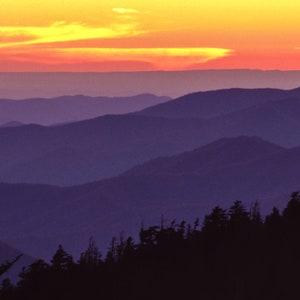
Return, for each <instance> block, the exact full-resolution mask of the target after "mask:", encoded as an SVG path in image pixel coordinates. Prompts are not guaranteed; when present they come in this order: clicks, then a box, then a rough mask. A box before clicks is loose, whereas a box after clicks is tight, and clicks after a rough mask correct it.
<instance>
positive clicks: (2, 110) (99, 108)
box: [0, 94, 170, 125]
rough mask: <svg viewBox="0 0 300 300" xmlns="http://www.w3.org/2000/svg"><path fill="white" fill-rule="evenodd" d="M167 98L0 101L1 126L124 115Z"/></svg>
mask: <svg viewBox="0 0 300 300" xmlns="http://www.w3.org/2000/svg"><path fill="white" fill-rule="evenodd" d="M169 100H170V98H169V97H158V96H155V95H152V94H141V95H137V96H132V97H88V96H84V95H76V96H61V97H56V98H33V99H23V100H9V99H0V124H4V123H9V122H12V121H14V122H21V123H25V124H28V123H35V124H40V125H53V124H57V123H69V122H75V121H80V120H85V119H92V118H95V117H99V116H103V115H107V114H125V113H130V112H134V111H138V110H141V109H143V108H146V107H149V106H152V105H156V104H160V103H163V102H166V101H169Z"/></svg>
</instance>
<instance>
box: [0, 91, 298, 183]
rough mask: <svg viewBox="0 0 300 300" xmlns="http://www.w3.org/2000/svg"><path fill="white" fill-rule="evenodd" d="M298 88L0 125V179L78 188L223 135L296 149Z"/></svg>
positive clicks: (196, 97) (216, 94)
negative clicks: (58, 121)
mask: <svg viewBox="0 0 300 300" xmlns="http://www.w3.org/2000/svg"><path fill="white" fill-rule="evenodd" d="M299 116H300V89H294V90H289V91H284V90H276V89H257V90H244V89H229V90H221V91H212V92H200V93H195V94H192V95H187V96H185V97H182V98H179V99H176V100H171V101H168V102H166V103H163V104H160V105H157V106H154V107H152V108H148V109H145V110H142V111H140V112H138V113H130V114H124V115H106V116H102V117H97V118H94V119H89V120H83V121H79V122H74V123H70V124H65V125H58V126H50V127H49V126H48V127H45V126H40V125H33V124H30V125H26V126H17V127H16V126H15V127H11V126H10V127H2V128H0V164H1V169H0V181H1V182H11V183H18V182H19V183H43V184H54V185H75V184H83V183H87V182H91V181H97V180H101V179H104V178H109V177H113V176H116V175H120V174H121V173H122V172H125V171H126V170H128V169H130V168H131V167H133V166H135V165H138V164H141V163H144V162H146V161H147V160H150V159H154V158H156V157H159V156H168V155H175V154H179V153H180V152H183V151H189V150H192V149H195V148H198V147H201V146H204V145H205V144H208V143H210V142H212V141H215V140H217V139H220V138H223V137H236V136H240V135H249V136H259V137H261V138H263V139H265V140H266V141H270V142H272V143H275V144H278V145H280V146H282V147H296V146H298V145H299V144H300V142H299V138H298V136H299V131H300V117H299Z"/></svg>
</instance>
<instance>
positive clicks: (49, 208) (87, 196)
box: [0, 137, 300, 257]
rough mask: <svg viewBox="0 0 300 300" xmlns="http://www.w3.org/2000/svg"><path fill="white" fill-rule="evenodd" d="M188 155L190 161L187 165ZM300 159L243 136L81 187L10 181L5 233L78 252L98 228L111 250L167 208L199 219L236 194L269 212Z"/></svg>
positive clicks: (18, 240)
mask: <svg viewBox="0 0 300 300" xmlns="http://www.w3.org/2000/svg"><path fill="white" fill-rule="evenodd" d="M220 149H224V150H223V151H220ZM205 158H209V159H207V161H206V159H205ZM181 162H189V164H186V163H184V166H186V167H185V169H184V170H182V169H180V168H179V167H178V164H179V165H180V163H181ZM152 165H154V167H153V166H152ZM299 165H300V148H293V149H282V148H281V147H278V146H276V145H273V144H270V143H268V142H265V141H262V140H261V139H258V138H255V137H250V138H247V137H239V138H234V139H225V140H221V141H217V142H215V143H212V144H211V145H208V146H205V147H203V148H200V149H198V150H195V151H193V152H187V153H184V154H182V155H180V156H176V157H174V158H166V159H165V161H164V159H160V161H159V164H158V163H157V161H155V160H154V161H153V162H149V163H147V164H146V165H144V166H140V167H138V168H135V169H133V170H132V171H129V172H127V173H125V174H123V175H122V176H119V177H115V178H111V179H107V180H102V181H99V182H94V183H90V184H85V185H80V186H73V187H67V188H58V187H54V186H45V185H9V184H2V185H0V197H1V199H3V200H2V201H1V207H0V209H1V211H2V212H3V215H4V217H3V218H2V219H1V220H0V228H2V229H1V231H0V238H2V239H6V240H8V241H9V242H10V243H11V244H13V245H15V246H18V247H19V248H21V249H22V250H23V251H26V252H29V253H32V254H33V255H37V256H38V255H42V256H43V257H47V256H49V255H50V254H51V253H53V252H54V251H55V249H56V247H57V245H58V244H59V243H63V245H64V246H65V247H66V249H67V250H72V252H73V253H75V254H76V255H78V254H79V253H80V251H82V249H84V248H85V247H86V244H87V240H88V237H89V236H91V235H93V236H94V237H95V238H96V239H97V240H98V239H99V240H100V241H101V244H100V245H99V247H100V249H106V247H107V245H108V243H109V239H110V238H111V237H112V236H113V235H118V234H119V233H120V232H121V231H125V234H133V235H134V234H136V231H135V230H136V229H137V228H139V226H140V225H141V222H142V221H143V222H144V224H145V225H147V224H149V223H152V224H153V223H157V222H159V220H160V217H161V216H162V215H163V216H164V218H165V219H166V220H167V221H168V220H172V219H174V218H178V217H180V218H186V219H187V220H191V221H193V220H194V219H195V218H196V217H200V218H201V217H203V215H204V214H205V213H207V211H208V210H210V209H211V208H212V207H213V206H215V205H222V206H227V205H228V204H230V203H231V202H232V201H234V200H236V199H239V200H242V201H244V202H245V203H246V205H248V206H249V205H250V203H251V202H253V201H254V200H253V199H255V200H259V201H260V202H261V207H262V210H263V211H265V210H266V209H268V210H269V209H271V208H272V207H273V206H274V205H278V206H279V207H282V205H283V204H282V203H283V202H282V201H285V200H286V198H287V197H288V194H290V193H291V192H292V191H295V190H298V189H299V185H300V182H299V176H298V172H299V170H298V169H299V168H298V166H299ZM153 170H155V172H154V171H153ZM170 170H171V171H170ZM16 207H17V208H18V209H15V208H16Z"/></svg>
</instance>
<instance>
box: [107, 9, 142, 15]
mask: <svg viewBox="0 0 300 300" xmlns="http://www.w3.org/2000/svg"><path fill="white" fill-rule="evenodd" d="M112 10H113V12H115V13H117V14H138V13H139V11H138V10H136V9H133V8H124V7H114V8H113V9H112Z"/></svg>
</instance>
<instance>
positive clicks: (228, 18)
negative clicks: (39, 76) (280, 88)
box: [0, 0, 300, 72]
mask: <svg viewBox="0 0 300 300" xmlns="http://www.w3.org/2000/svg"><path fill="white" fill-rule="evenodd" d="M299 12H300V1H299V0H276V1H274V0H248V1H243V0H239V1H237V0H197V1H196V0H185V1H182V0H163V1H162V0H151V1H150V0H147V1H146V0H123V1H122V0H84V1H83V0H26V1H25V0H13V1H12V0H0V72H8V71H9V72H24V71H29V72H35V71H36V72H40V71H45V72H49V71H50V72H51V71H55V72H60V71H71V72H77V71H78V72H93V71H95V72H98V71H100V72H101V71H102V72H114V71H152V70H166V71H173V70H197V69H198V70H205V69H261V70H299V69H300V34H299V32H300V18H299Z"/></svg>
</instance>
